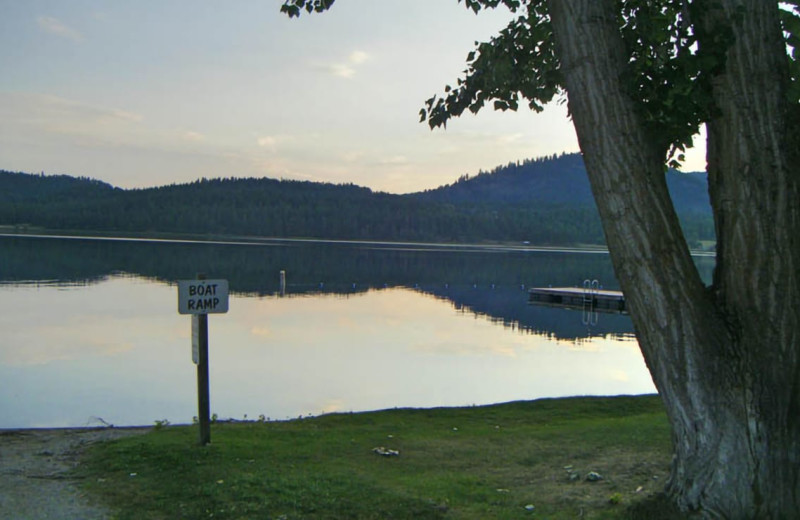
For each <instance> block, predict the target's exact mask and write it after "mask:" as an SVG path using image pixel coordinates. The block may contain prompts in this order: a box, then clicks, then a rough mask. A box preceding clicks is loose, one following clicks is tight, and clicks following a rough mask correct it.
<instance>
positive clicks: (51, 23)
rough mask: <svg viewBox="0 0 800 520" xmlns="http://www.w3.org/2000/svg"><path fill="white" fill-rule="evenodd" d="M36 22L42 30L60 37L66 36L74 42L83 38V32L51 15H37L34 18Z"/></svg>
mask: <svg viewBox="0 0 800 520" xmlns="http://www.w3.org/2000/svg"><path fill="white" fill-rule="evenodd" d="M36 23H37V24H38V25H39V28H40V29H41V30H43V31H44V32H46V33H49V34H53V35H55V36H60V37H61V38H66V39H68V40H72V41H75V42H82V41H83V40H84V39H85V38H84V37H83V34H81V33H80V32H78V31H77V30H75V29H73V28H72V27H69V26H68V25H66V24H65V23H64V22H62V21H61V20H59V19H58V18H53V17H52V16H39V17H38V18H36Z"/></svg>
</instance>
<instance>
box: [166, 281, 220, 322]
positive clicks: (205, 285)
mask: <svg viewBox="0 0 800 520" xmlns="http://www.w3.org/2000/svg"><path fill="white" fill-rule="evenodd" d="M226 312H228V280H178V313H179V314H224V313H226Z"/></svg>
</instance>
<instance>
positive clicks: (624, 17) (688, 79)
mask: <svg viewBox="0 0 800 520" xmlns="http://www.w3.org/2000/svg"><path fill="white" fill-rule="evenodd" d="M458 1H459V3H461V2H462V0H458ZM463 3H464V5H465V7H467V8H468V9H470V10H472V11H473V12H475V13H479V12H480V11H481V10H482V9H494V8H496V7H499V6H501V5H502V6H504V7H506V8H508V9H509V10H510V11H512V12H514V13H516V12H523V11H524V12H523V13H522V14H521V15H520V16H518V17H517V18H515V19H514V20H512V21H511V22H510V23H509V24H508V26H507V27H506V28H505V29H503V30H502V31H500V33H499V34H498V35H497V36H495V37H493V38H491V40H490V41H488V42H482V43H478V42H476V43H475V49H474V50H473V51H471V52H470V53H469V54H468V55H467V60H466V61H467V69H466V70H465V76H464V77H463V78H458V79H457V80H456V85H455V86H454V87H453V86H451V85H445V87H444V92H443V94H440V95H434V96H432V97H431V98H429V99H427V100H426V101H425V103H424V107H423V108H422V109H421V110H420V113H419V114H420V121H421V122H425V121H427V123H428V125H429V126H430V127H431V128H436V127H446V126H447V122H448V121H449V120H450V118H452V117H457V116H460V115H461V114H463V113H464V111H465V110H469V111H470V112H472V113H477V112H478V111H480V110H481V109H482V108H483V107H484V106H486V104H487V103H490V102H491V104H492V106H493V108H494V109H495V110H504V111H505V110H517V109H518V108H519V105H520V101H521V100H525V101H526V102H527V105H528V108H530V109H532V110H534V111H537V112H539V111H541V110H543V108H544V105H546V104H547V103H550V102H551V101H552V100H553V99H554V98H560V99H562V100H563V95H564V89H563V81H562V77H561V65H560V62H559V59H558V56H557V53H556V49H555V42H554V39H553V34H552V29H551V27H550V17H549V14H548V10H547V2H546V1H545V0H530V1H528V2H522V1H521V0H463ZM332 4H333V1H332V0H330V1H328V0H314V1H311V0H287V1H286V2H285V3H284V5H283V6H282V7H281V10H282V11H283V12H285V13H287V14H289V16H299V15H300V12H301V10H302V9H305V10H306V11H307V12H309V13H311V12H322V11H325V10H327V9H329V8H330V7H331V5H332ZM618 4H619V30H620V34H621V35H622V38H623V41H624V43H625V47H626V49H625V50H626V53H627V56H628V61H627V73H626V74H625V75H624V78H625V79H626V81H627V82H628V89H629V92H630V98H631V100H633V101H634V103H635V105H636V107H637V111H638V113H639V114H640V117H641V118H642V120H643V122H644V124H645V127H646V129H647V132H648V137H649V139H650V141H651V142H653V143H654V146H655V147H656V150H657V151H658V152H659V153H662V154H664V156H665V159H666V160H667V161H669V165H670V166H672V167H677V166H678V165H679V164H680V162H682V161H683V159H684V156H683V152H685V150H686V148H687V147H690V146H691V143H692V137H693V136H694V135H695V134H696V133H697V132H698V130H699V127H700V125H701V124H702V123H703V122H705V121H706V120H708V119H709V117H711V116H712V115H713V114H714V110H715V107H714V103H713V100H712V96H711V78H712V77H713V76H714V74H715V73H717V72H718V71H719V70H720V69H721V67H723V66H724V65H725V52H726V50H727V48H728V47H729V45H730V43H731V42H732V41H733V38H734V30H733V28H730V27H728V28H720V27H715V28H714V30H713V31H710V30H705V29H704V27H703V25H702V24H699V23H696V20H698V19H700V15H701V14H702V11H703V10H705V9H713V8H715V7H714V6H713V5H712V6H709V4H707V3H703V2H693V1H687V0H621V1H620V2H618ZM782 5H783V9H782V11H781V21H782V24H783V29H784V36H785V38H786V44H787V57H788V58H789V62H790V64H789V67H790V74H791V86H790V88H789V96H790V97H791V99H792V100H793V102H796V101H798V100H800V80H799V78H800V63H799V62H798V60H797V54H796V53H797V48H798V43H800V16H798V11H800V8H798V5H800V2H798V0H791V1H788V2H782Z"/></svg>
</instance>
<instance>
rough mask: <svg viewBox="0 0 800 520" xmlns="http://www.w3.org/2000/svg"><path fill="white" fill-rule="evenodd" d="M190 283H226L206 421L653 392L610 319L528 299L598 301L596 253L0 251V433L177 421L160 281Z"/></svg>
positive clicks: (185, 394) (173, 347) (288, 246)
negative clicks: (589, 288)
mask: <svg viewBox="0 0 800 520" xmlns="http://www.w3.org/2000/svg"><path fill="white" fill-rule="evenodd" d="M696 261H697V263H698V266H699V268H700V270H701V273H702V275H703V277H704V278H705V279H706V280H708V279H710V276H711V270H712V269H713V262H714V260H713V258H697V259H696ZM280 271H285V273H286V281H287V283H286V291H285V294H283V295H282V294H281V291H280V285H279V273H280ZM198 273H203V274H205V275H207V276H208V277H209V278H221V279H227V280H228V281H229V285H230V292H231V297H230V303H229V306H230V309H229V312H228V313H227V314H213V315H209V320H208V321H209V356H210V374H211V375H210V377H211V383H210V384H211V411H212V413H215V414H216V415H217V416H218V417H219V418H220V419H229V418H231V419H244V418H247V419H257V418H258V417H259V416H264V417H265V418H270V419H273V420H275V419H279V420H280V419H287V418H295V417H298V416H307V415H317V414H322V413H327V412H349V411H353V412H355V411H364V410H375V409H384V408H394V407H437V406H462V405H481V404H490V403H497V402H505V401H512V400H522V399H526V400H527V399H535V398H541V397H559V396H568V395H616V394H642V393H652V392H654V391H655V389H654V387H653V383H652V380H651V378H650V375H649V373H648V371H647V369H646V367H645V365H644V362H643V360H642V357H641V354H640V353H639V349H638V344H637V342H636V339H635V337H634V335H633V328H632V325H631V322H630V319H629V318H628V317H627V316H625V315H621V314H598V315H596V316H594V315H588V316H587V315H586V314H585V313H584V312H583V311H581V310H580V309H579V310H569V309H563V308H554V307H546V306H539V305H531V304H529V303H528V295H527V291H528V289H529V288H530V287H534V286H545V287H546V286H550V285H552V286H580V285H581V284H582V283H583V280H585V279H597V280H599V281H600V283H602V284H603V286H604V287H605V288H607V289H614V288H616V287H617V282H616V281H615V279H614V275H613V269H612V267H611V264H610V260H609V258H608V255H606V254H604V253H602V252H596V251H595V252H585V251H583V252H581V251H576V250H537V249H534V248H530V247H499V246H498V247H477V246H472V247H470V246H448V245H424V244H378V243H342V242H311V241H282V240H263V241H238V242H237V241H228V242H192V241H167V240H164V241H160V240H123V239H86V238H52V237H37V236H26V237H23V236H9V235H0V330H1V331H2V334H1V335H0V381H2V386H0V428H19V427H25V428H28V427H60V426H94V425H102V424H114V425H116V426H123V425H146V424H153V423H154V421H156V420H168V421H169V422H171V423H173V424H176V423H189V422H191V421H192V418H193V416H195V415H197V383H196V368H195V365H194V364H193V363H192V360H191V318H190V317H189V316H185V315H180V314H178V309H177V281H178V280H185V279H193V278H195V277H196V275H197V274H198Z"/></svg>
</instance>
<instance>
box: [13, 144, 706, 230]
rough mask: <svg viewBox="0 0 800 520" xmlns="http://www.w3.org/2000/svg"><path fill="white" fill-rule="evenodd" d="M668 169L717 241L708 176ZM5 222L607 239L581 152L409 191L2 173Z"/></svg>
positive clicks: (678, 193)
mask: <svg viewBox="0 0 800 520" xmlns="http://www.w3.org/2000/svg"><path fill="white" fill-rule="evenodd" d="M667 175H668V177H667V179H668V184H669V186H670V189H671V192H672V195H673V198H674V200H675V202H676V207H677V208H678V209H679V212H680V213H681V218H682V223H683V224H684V229H685V232H686V235H687V238H688V239H689V240H690V241H691V242H692V243H695V242H697V241H699V240H713V223H712V221H711V217H710V208H709V205H708V195H707V188H706V178H705V176H704V175H703V174H682V173H678V172H669V173H668V174H667ZM0 225H6V226H9V225H10V226H17V227H20V226H37V227H44V228H48V229H62V230H92V231H110V232H114V231H116V232H136V233H156V232H161V233H192V234H225V235H251V236H271V237H309V238H327V239H364V240H411V241H437V242H486V241H490V242H523V241H525V242H531V243H535V244H547V245H567V244H579V243H580V244H602V243H603V242H604V239H603V233H602V229H601V226H600V222H599V217H598V215H597V210H596V207H595V205H594V200H593V199H592V196H591V192H590V190H589V184H588V180H587V177H586V171H585V169H584V168H583V161H582V159H581V157H580V155H578V154H569V155H562V156H559V157H555V156H553V157H546V158H541V159H533V160H530V161H525V162H522V163H512V164H509V165H507V166H502V167H498V168H496V169H495V170H493V171H492V172H481V173H479V174H478V175H476V176H474V177H468V176H464V177H462V178H461V179H458V180H457V181H456V182H454V183H453V184H450V185H447V186H442V187H440V188H437V189H435V190H428V191H425V192H420V193H412V194H407V195H392V194H388V193H379V192H373V191H371V190H370V189H368V188H364V187H360V186H356V185H353V184H340V185H334V184H328V183H313V182H301V181H287V180H276V179H269V178H262V179H253V178H250V179H236V178H229V179H211V180H208V179H201V180H198V181H195V182H193V183H189V184H172V185H169V186H162V187H158V188H148V189H133V190H124V189H120V188H115V187H113V186H111V185H109V184H106V183H103V182H100V181H97V180H93V179H88V178H82V177H79V178H76V177H69V176H66V175H58V176H43V175H30V174H25V173H18V172H6V171H0Z"/></svg>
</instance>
